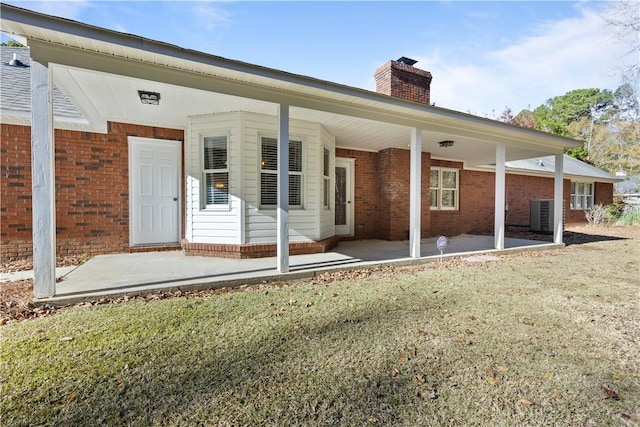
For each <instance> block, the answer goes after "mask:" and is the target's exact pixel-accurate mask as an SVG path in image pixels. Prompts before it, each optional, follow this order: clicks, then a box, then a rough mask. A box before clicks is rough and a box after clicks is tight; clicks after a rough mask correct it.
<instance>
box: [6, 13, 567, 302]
mask: <svg viewBox="0 0 640 427" xmlns="http://www.w3.org/2000/svg"><path fill="white" fill-rule="evenodd" d="M2 14H3V22H2V30H3V31H5V32H7V33H10V34H13V35H15V36H19V37H21V40H22V41H23V42H24V43H25V44H27V45H28V46H29V47H30V49H31V59H32V61H31V64H32V65H31V70H30V73H31V81H32V88H33V90H32V95H31V135H32V159H33V160H32V171H33V185H32V195H33V218H32V223H33V247H34V270H35V282H34V293H35V297H36V298H38V299H48V298H58V297H60V296H63V295H69V294H70V293H71V294H73V293H74V292H85V293H86V292H88V291H89V290H90V289H94V288H95V286H98V287H99V288H101V289H108V288H114V289H116V291H117V290H118V287H119V286H125V287H127V286H134V285H135V284H129V285H127V284H126V283H125V284H122V285H119V284H118V283H119V282H117V280H116V278H115V277H114V278H113V279H110V281H111V282H113V280H116V282H114V283H115V284H111V285H110V284H109V283H111V282H100V281H99V280H96V278H95V276H94V277H93V278H91V277H89V278H88V279H87V282H86V283H85V285H83V286H85V288H84V289H81V288H79V287H78V288H76V290H75V291H74V290H73V289H72V288H71V287H70V286H71V285H70V284H71V283H72V280H71V279H72V278H73V277H74V276H77V275H79V273H80V272H81V271H87V270H88V268H89V264H87V265H85V266H83V267H81V268H80V269H78V270H77V271H76V272H74V273H77V274H74V273H71V274H70V275H69V277H68V280H65V281H63V282H60V283H56V280H55V273H54V271H55V258H56V215H55V206H56V194H55V185H56V184H55V150H54V141H53V134H54V128H56V126H58V127H59V126H60V124H59V123H55V118H54V116H53V112H52V105H51V104H52V103H51V93H52V90H53V86H54V84H55V85H58V86H59V87H61V88H64V89H65V91H66V92H68V93H69V94H71V95H70V96H71V97H72V98H73V100H74V102H76V103H77V104H78V105H79V106H80V109H81V110H83V112H85V115H86V118H87V123H85V124H74V125H73V126H72V128H75V129H85V130H89V131H93V132H104V130H105V129H107V124H108V123H109V122H114V121H126V122H127V123H137V124H144V125H163V126H166V127H171V128H175V129H185V130H186V132H187V133H188V132H190V128H189V125H188V123H189V118H190V117H194V116H201V115H203V114H221V113H224V112H228V111H244V112H251V113H253V114H259V115H264V116H268V117H272V118H274V119H275V123H277V152H278V153H279V154H278V156H277V164H278V166H277V205H276V211H277V224H276V226H275V229H274V230H275V231H274V235H275V239H274V240H273V241H274V243H276V244H277V256H276V257H274V258H264V259H261V260H259V263H260V265H263V267H261V268H260V269H259V270H260V272H259V273H260V274H263V275H267V273H268V274H269V275H273V274H276V273H277V274H279V275H282V277H289V276H287V275H295V274H297V272H296V269H299V268H300V266H301V265H302V266H303V267H302V269H303V270H305V271H315V270H314V267H304V266H305V265H313V264H314V263H320V264H322V263H325V264H326V263H329V265H331V263H333V264H334V267H335V268H344V266H345V265H346V266H348V267H350V268H352V267H354V266H356V265H358V263H367V262H372V261H373V262H376V261H377V262H381V261H384V260H389V259H394V260H396V261H395V262H407V261H410V260H421V259H423V257H428V256H433V255H434V254H430V252H429V251H430V250H433V248H431V249H429V244H428V242H425V241H424V240H423V239H422V234H421V233H422V229H423V228H424V226H423V225H422V224H421V218H422V213H421V209H424V208H422V206H423V201H422V199H423V198H424V196H423V189H424V185H423V184H422V182H423V180H422V177H423V175H424V174H425V173H428V172H427V171H423V170H422V169H423V167H422V161H421V158H422V154H423V153H429V156H430V158H432V159H442V160H443V161H450V160H451V161H456V162H460V163H462V164H463V166H464V168H465V169H467V168H473V167H479V166H486V165H490V166H493V167H495V181H494V188H495V191H494V200H495V205H494V206H495V208H494V215H493V223H494V224H495V227H494V235H493V236H492V237H489V238H483V239H484V240H485V243H484V246H483V247H481V248H479V249H478V250H481V251H484V252H486V251H502V250H504V249H506V248H509V247H510V246H509V245H510V244H509V243H507V242H508V241H509V240H508V239H506V238H505V162H507V161H510V160H517V159H526V158H533V157H538V156H542V155H555V156H556V162H555V191H554V206H555V210H554V213H553V218H554V219H553V224H554V244H555V247H557V246H560V245H562V209H561V207H562V197H563V194H562V185H563V177H562V166H563V165H562V159H563V157H562V153H563V150H564V149H565V148H568V147H571V146H573V145H574V143H572V142H571V141H569V140H567V139H565V138H560V137H556V136H553V135H548V134H542V133H540V132H534V131H530V130H527V129H522V128H517V127H514V126H508V125H505V124H502V123H498V122H496V121H493V120H488V119H483V118H480V117H475V116H471V115H468V114H464V113H460V112H456V111H451V110H446V109H442V108H437V107H433V106H430V105H420V104H417V103H414V102H408V101H404V100H399V99H394V98H391V97H389V96H385V95H380V94H377V93H374V92H370V91H365V90H361V89H357V88H351V87H346V86H342V85H339V84H335V83H331V82H326V81H320V80H317V79H313V78H309V77H305V76H298V75H293V74H290V73H286V72H283V71H278V70H272V69H267V68H264V67H259V66H255V65H252V64H247V63H242V62H239V61H233V60H228V59H225V58H220V57H217V56H214V55H209V54H205V53H201V52H195V51H191V50H187V49H183V48H180V47H177V46H173V45H169V44H166V43H162V42H157V41H153V40H148V39H144V38H142V37H138V36H134V35H130V34H122V33H117V32H114V31H110V30H105V29H100V28H97V27H92V26H89V25H86V24H82V23H79V22H74V21H68V20H61V19H58V18H55V17H51V16H47V15H42V14H37V13H34V12H30V11H25V10H23V9H19V8H15V7H11V6H6V5H2ZM141 89H152V90H151V91H150V93H152V94H156V95H157V96H156V98H157V99H156V101H158V105H155V106H154V107H153V108H151V109H150V108H149V104H145V103H144V102H142V103H141V102H140V101H141V100H142V98H140V99H138V95H139V94H140V92H141ZM294 120H297V121H301V122H312V123H317V124H319V125H320V126H322V128H323V129H326V130H327V131H328V132H330V134H331V135H332V136H333V137H334V138H335V146H334V147H335V149H351V150H361V151H369V152H379V151H381V150H384V149H389V148H394V149H402V150H408V151H410V154H411V157H410V164H409V169H410V188H409V194H408V198H409V201H410V206H409V209H408V211H407V212H405V213H404V214H405V215H406V217H407V218H408V219H409V221H408V223H409V230H408V231H409V232H408V237H409V240H408V242H407V241H405V242H387V243H388V244H389V245H398V246H397V247H396V248H395V249H394V250H396V251H400V252H398V253H396V254H395V255H391V256H389V257H387V258H384V257H383V258H381V259H374V260H367V259H362V258H361V257H359V256H356V255H350V254H349V253H348V252H347V253H345V254H342V253H341V251H342V250H344V248H347V247H348V246H349V243H346V242H345V243H341V245H340V246H339V247H338V251H335V252H328V253H326V254H318V255H313V256H312V255H301V256H300V257H314V256H317V257H318V259H317V261H308V260H305V258H297V257H294V256H289V243H290V237H291V234H292V231H295V230H292V228H293V227H290V225H291V224H290V210H289V205H290V203H289V202H290V200H289V194H290V192H289V180H288V175H287V174H288V170H287V169H288V168H287V165H288V164H289V140H290V135H291V133H292V132H291V129H290V123H291V122H292V121H294ZM66 126H71V125H69V124H67V125H66ZM74 126H75V127H74ZM83 126H84V127H83ZM185 139H186V138H185ZM444 142H446V143H449V142H451V144H442V143H444ZM185 152H186V149H185V148H184V145H183V148H182V154H183V159H184V156H185ZM253 154H254V153H253V152H252V153H249V152H247V151H244V152H243V153H242V154H241V156H245V157H249V156H250V155H251V156H252V155H253ZM184 175H185V174H182V177H181V179H183V180H187V181H188V180H189V179H191V178H193V176H186V177H185V176H184ZM186 175H188V174H186ZM245 177H246V176H245V175H243V176H242V177H241V179H240V180H238V181H237V184H238V188H239V190H238V194H237V195H236V194H234V196H237V202H238V205H239V206H240V210H239V212H240V214H238V216H237V218H238V220H237V222H238V224H239V227H238V231H237V233H235V234H234V235H233V236H232V238H233V239H236V240H234V242H233V243H234V244H239V245H242V244H246V243H251V242H249V241H247V236H246V235H247V230H248V226H247V225H246V224H245V222H244V221H245V220H246V218H247V217H246V216H245V215H244V213H243V212H244V210H245V204H250V203H249V202H247V197H246V196H247V193H246V192H245V188H244V187H243V186H242V185H241V184H242V183H243V182H244V180H245ZM188 190H189V188H188V187H187V186H186V185H185V183H184V182H182V183H181V185H180V186H179V192H180V194H179V195H176V196H175V197H173V200H174V201H175V202H176V203H177V205H178V207H179V208H181V207H183V206H180V205H181V204H182V205H187V204H188V203H189V202H190V200H189V197H190V194H191V193H189V191H188ZM185 193H186V194H185ZM127 197H128V196H127ZM201 210H205V209H201ZM427 210H428V208H427ZM179 212H180V215H181V216H182V219H184V216H185V213H184V209H179ZM186 216H187V219H186V220H181V221H180V222H179V224H178V223H177V222H176V224H178V225H177V227H178V228H180V227H183V228H184V229H183V230H182V235H185V236H186V237H187V238H188V237H189V233H190V228H189V227H190V223H189V219H188V215H186ZM334 234H337V233H334ZM452 242H453V239H452ZM195 243H201V242H195ZM351 244H354V245H355V243H351ZM487 245H488V246H487ZM431 246H434V245H431ZM524 246H525V247H526V246H528V245H524ZM543 246H544V245H540V246H539V247H543ZM547 246H548V245H547ZM513 247H519V245H518V244H515V245H514V246H513ZM536 247H538V246H536ZM341 248H342V249H341ZM462 252H466V251H462ZM330 254H333V255H330ZM122 256H123V257H134V256H141V257H142V256H144V257H147V256H148V257H149V258H148V260H147V259H145V262H143V263H134V264H133V265H135V267H136V269H139V268H140V266H141V265H144V264H146V263H147V261H148V263H149V264H150V265H154V263H153V262H152V261H151V258H152V257H153V256H159V255H156V254H139V255H122ZM331 256H333V257H335V258H331ZM107 257H108V256H107ZM322 257H329V258H324V259H323V258H322ZM184 258H185V260H186V261H188V260H187V258H186V257H184ZM95 259H96V260H98V259H102V257H97V258H95ZM127 259H132V258H127ZM194 259H195V257H194ZM310 259H312V260H313V259H314V258H310ZM400 260H402V261H400ZM206 261H207V263H208V264H210V266H208V267H206V269H205V270H206V271H203V273H202V274H201V275H197V277H200V276H202V280H203V281H205V282H206V281H207V280H208V283H209V284H211V279H207V277H209V276H211V275H212V274H220V273H211V271H220V270H219V268H218V269H216V267H219V266H220V265H221V264H220V262H219V261H218V260H212V259H207V260H206ZM188 262H190V261H188ZM224 262H225V263H226V261H224ZM238 262H245V261H242V260H239V261H238ZM125 264H126V263H125ZM166 264H167V267H169V266H172V265H179V264H178V263H176V264H172V263H168V262H167V263H166ZM246 264H250V265H253V266H256V265H258V264H257V263H256V260H251V261H247V262H245V264H242V265H246ZM229 265H231V263H229ZM239 265H240V264H239ZM239 265H238V266H239ZM238 266H235V267H238ZM171 268H173V267H171ZM181 268H182V270H181V273H180V274H181V277H184V275H185V272H190V271H193V270H191V269H190V266H188V265H186V264H183V265H181ZM209 268H211V269H213V270H209ZM121 270H122V268H121V267H120V266H117V267H114V268H112V269H110V270H108V272H109V274H111V275H115V274H117V273H116V272H118V271H121ZM165 273H166V272H165ZM233 274H237V273H233V272H232V271H231V270H230V272H229V274H228V275H227V276H224V275H221V276H219V277H223V276H224V277H226V279H225V280H235V279H237V277H236V276H233ZM242 274H245V275H246V277H244V279H248V278H250V277H252V273H251V272H244V273H242ZM307 274H308V273H307ZM188 275H189V276H192V275H191V273H188ZM162 280H168V279H166V278H165V279H162V278H159V279H157V280H156V279H153V280H151V281H152V282H158V281H162ZM176 280H178V279H176ZM194 280H195V279H194ZM220 280H222V279H220ZM182 281H184V280H182ZM186 282H187V283H186V284H189V283H188V282H189V281H188V280H187V281H186ZM141 283H148V281H142V282H141ZM138 285H139V284H138Z"/></svg>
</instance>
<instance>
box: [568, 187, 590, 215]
mask: <svg viewBox="0 0 640 427" xmlns="http://www.w3.org/2000/svg"><path fill="white" fill-rule="evenodd" d="M592 207H593V183H592V182H572V183H571V209H573V210H578V211H581V210H587V209H591V208H592Z"/></svg>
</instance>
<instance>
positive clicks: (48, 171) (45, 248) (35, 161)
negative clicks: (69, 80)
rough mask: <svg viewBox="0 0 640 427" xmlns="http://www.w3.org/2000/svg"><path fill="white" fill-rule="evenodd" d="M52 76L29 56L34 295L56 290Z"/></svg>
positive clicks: (40, 295) (39, 295)
mask: <svg viewBox="0 0 640 427" xmlns="http://www.w3.org/2000/svg"><path fill="white" fill-rule="evenodd" d="M54 159H55V157H54V132H53V76H52V72H51V69H50V68H49V64H48V63H46V62H38V61H37V60H36V59H33V58H32V59H31V178H32V184H31V185H32V187H31V203H32V221H33V226H32V227H33V270H34V281H33V296H34V297H35V298H48V297H52V296H54V295H55V293H56V208H55V206H56V201H55V197H56V194H55V173H54V167H55V163H54Z"/></svg>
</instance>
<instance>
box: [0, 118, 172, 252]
mask: <svg viewBox="0 0 640 427" xmlns="http://www.w3.org/2000/svg"><path fill="white" fill-rule="evenodd" d="M1 136H2V145H1V148H0V150H1V151H0V152H1V154H2V160H1V162H0V171H1V173H2V183H1V184H0V191H1V195H2V201H1V205H0V213H1V219H2V224H1V228H0V234H1V241H0V248H1V249H2V258H3V259H7V260H8V259H14V258H25V257H30V256H31V253H32V229H31V166H30V165H31V132H30V128H29V127H27V126H15V125H7V124H2V125H1ZM128 136H139V137H146V138H158V139H171V140H181V141H182V140H184V133H183V131H182V130H176V129H162V128H155V127H149V126H139V125H131V124H123V123H109V127H108V133H107V134H99V133H91V132H79V131H69V130H56V131H55V176H56V183H55V188H56V225H57V228H56V240H57V241H56V243H57V251H58V254H59V255H62V256H64V255H74V254H101V253H110V252H123V251H127V250H128V249H129V179H128V176H129V172H128V161H129V160H128V140H127V137H128Z"/></svg>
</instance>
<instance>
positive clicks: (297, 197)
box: [260, 137, 303, 207]
mask: <svg viewBox="0 0 640 427" xmlns="http://www.w3.org/2000/svg"><path fill="white" fill-rule="evenodd" d="M277 172H278V140H277V139H276V138H268V137H262V138H261V140H260V207H275V206H276V205H277V204H278V175H277ZM302 177H303V171H302V141H289V206H291V207H302V184H303V179H302Z"/></svg>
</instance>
